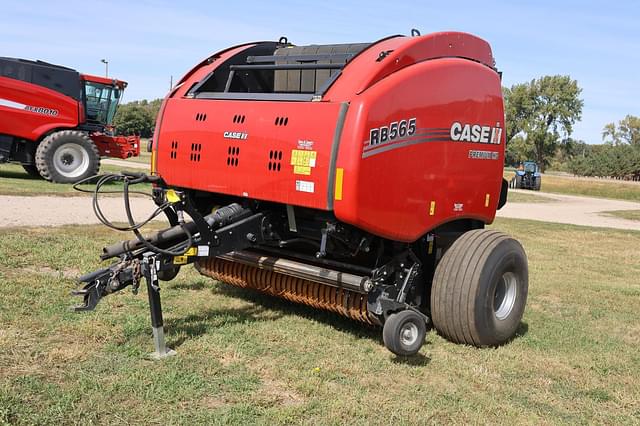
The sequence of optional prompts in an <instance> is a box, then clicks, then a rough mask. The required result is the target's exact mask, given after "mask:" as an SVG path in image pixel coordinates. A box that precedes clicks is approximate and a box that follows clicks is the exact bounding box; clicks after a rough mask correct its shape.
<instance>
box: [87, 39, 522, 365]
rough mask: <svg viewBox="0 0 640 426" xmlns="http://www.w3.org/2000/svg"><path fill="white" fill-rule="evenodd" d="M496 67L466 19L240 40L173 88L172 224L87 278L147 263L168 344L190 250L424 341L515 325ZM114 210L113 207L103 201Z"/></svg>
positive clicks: (503, 332)
mask: <svg viewBox="0 0 640 426" xmlns="http://www.w3.org/2000/svg"><path fill="white" fill-rule="evenodd" d="M503 129H504V111H503V100H502V94H501V86H500V74H499V73H498V71H497V70H496V68H495V63H494V59H493V56H492V52H491V48H490V47H489V45H488V44H487V43H486V42H485V41H483V40H481V39H479V38H477V37H475V36H472V35H470V34H464V33H456V32H445V33H435V34H430V35H426V36H420V35H419V34H418V33H417V31H414V32H413V33H412V36H411V37H405V36H392V37H388V38H385V39H382V40H379V41H377V42H374V43H361V44H343V45H311V46H293V45H291V44H290V43H289V42H288V41H287V40H286V39H285V38H282V39H280V41H278V42H259V43H249V44H243V45H239V46H235V47H231V48H229V49H226V50H223V51H221V52H219V53H216V54H215V55H213V56H211V57H209V58H207V59H206V60H205V61H203V62H202V63H200V64H198V65H197V66H196V67H195V68H193V69H192V70H191V71H189V72H188V73H187V74H186V75H185V76H184V77H183V78H182V80H181V81H180V82H179V84H178V85H177V86H176V88H175V89H173V90H172V92H171V93H169V94H168V96H167V97H166V99H165V100H164V102H163V105H162V108H161V110H160V113H159V116H158V119H157V125H156V131H155V136H154V140H153V143H152V147H151V149H152V164H151V175H149V176H147V175H131V174H129V175H110V176H109V175H107V176H104V177H103V178H102V179H101V181H100V182H99V184H98V187H97V188H96V192H99V190H100V186H101V185H102V184H103V183H105V182H107V181H110V180H122V181H124V184H125V199H126V197H127V195H128V194H127V193H128V191H129V186H130V185H132V184H135V183H137V182H153V183H154V200H155V202H156V204H157V205H158V212H160V211H164V213H165V214H166V216H167V217H168V219H169V221H170V222H171V225H172V227H171V228H169V229H166V230H164V231H161V232H159V233H157V234H154V235H151V236H146V237H143V236H142V234H141V233H140V231H139V230H138V229H139V227H140V225H141V224H137V223H134V221H133V218H132V217H131V215H130V211H129V209H128V208H127V210H128V213H129V218H130V223H129V226H128V227H127V228H122V227H121V228H118V229H131V230H133V231H134V232H135V234H136V238H135V239H133V240H130V241H124V242H120V243H117V244H114V245H112V246H109V247H105V249H104V252H103V253H102V259H103V260H106V259H114V258H117V261H116V263H114V264H113V265H111V266H110V267H107V268H105V269H102V270H99V271H96V272H94V273H92V274H89V275H86V276H84V277H81V278H80V281H81V282H83V283H84V284H85V286H84V288H83V289H82V290H80V291H79V294H81V295H83V296H84V304H83V305H80V306H79V307H78V309H80V310H86V309H93V308H94V307H95V306H96V304H97V303H98V301H99V300H100V298H102V297H103V296H105V295H107V294H109V293H112V292H115V291H118V290H121V289H123V288H124V287H126V286H128V285H133V286H134V287H135V288H137V286H138V285H139V283H140V282H141V280H142V278H146V282H147V289H148V291H149V300H150V305H151V312H152V324H153V330H154V336H155V337H156V349H157V355H159V356H161V355H164V354H166V348H165V346H164V343H163V342H164V340H163V339H164V338H163V330H162V315H161V311H160V299H159V293H158V290H159V287H158V280H170V279H172V278H173V277H175V276H176V274H177V273H178V271H179V269H180V267H181V266H183V265H185V264H189V263H194V264H195V267H196V268H197V270H198V271H199V272H200V273H201V274H203V275H206V276H209V277H212V278H214V279H216V280H218V281H222V282H225V283H228V284H230V285H234V286H238V287H243V288H250V289H254V290H256V291H259V292H262V293H264V294H266V295H269V296H278V297H282V298H284V299H287V300H290V301H292V302H296V303H303V304H306V305H309V306H312V307H315V308H318V309H325V310H329V311H331V312H335V313H336V314H340V315H343V316H345V317H348V318H351V319H354V320H356V321H360V322H363V323H366V324H374V325H382V326H383V340H384V343H385V345H386V346H387V348H389V349H390V350H391V351H392V352H394V353H396V354H398V355H411V354H415V353H416V352H417V351H418V350H419V349H420V347H421V346H422V344H423V342H424V338H425V333H426V331H427V329H428V328H429V327H430V326H431V325H433V326H435V328H436V330H438V332H439V333H441V334H442V335H443V336H445V337H446V338H448V339H450V340H451V341H453V342H458V343H463V344H470V345H474V346H478V347H484V346H495V345H500V344H502V343H505V342H507V341H508V340H509V339H511V338H512V337H513V336H514V335H515V333H516V330H517V328H518V327H519V324H520V320H521V318H522V315H523V312H524V308H525V303H526V298H527V288H528V271H527V259H526V255H525V253H524V250H523V249H522V246H521V245H520V244H519V243H518V242H517V241H515V240H514V239H512V238H510V237H509V236H507V235H505V234H503V233H502V232H499V231H495V230H486V229H483V228H484V226H485V224H489V223H491V222H492V221H493V219H494V217H495V213H496V210H497V209H499V208H500V207H502V205H503V204H504V203H505V201H506V195H507V186H508V185H507V182H506V181H505V180H504V179H503V178H502V170H503V162H504V148H505V147H504V143H505V141H504V131H503ZM102 219H103V221H104V222H106V223H108V222H107V221H106V219H105V218H104V217H102Z"/></svg>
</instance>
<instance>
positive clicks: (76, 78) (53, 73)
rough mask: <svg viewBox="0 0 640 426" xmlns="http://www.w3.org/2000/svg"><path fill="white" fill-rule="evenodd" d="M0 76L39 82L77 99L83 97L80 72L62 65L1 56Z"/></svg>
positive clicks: (40, 84) (33, 82)
mask: <svg viewBox="0 0 640 426" xmlns="http://www.w3.org/2000/svg"><path fill="white" fill-rule="evenodd" d="M0 77H8V78H13V79H15V80H21V81H24V82H27V83H32V84H37V85H38V86H43V87H46V88H47V89H51V90H55V91H56V92H60V93H62V94H64V95H67V96H70V97H72V98H73V99H75V100H77V101H79V100H80V99H81V97H82V87H81V85H80V73H78V71H76V70H73V69H71V68H66V67H62V66H60V65H53V64H50V63H47V62H42V61H30V60H27V59H17V58H4V57H0Z"/></svg>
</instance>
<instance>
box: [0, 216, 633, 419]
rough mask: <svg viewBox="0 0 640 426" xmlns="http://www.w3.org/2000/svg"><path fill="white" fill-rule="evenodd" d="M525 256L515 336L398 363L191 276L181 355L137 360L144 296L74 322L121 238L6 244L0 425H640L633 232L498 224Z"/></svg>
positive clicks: (376, 344)
mask: <svg viewBox="0 0 640 426" xmlns="http://www.w3.org/2000/svg"><path fill="white" fill-rule="evenodd" d="M493 227H494V228H496V229H501V230H504V231H506V232H509V233H511V234H513V235H514V236H515V237H516V238H517V239H519V240H520V241H521V242H522V243H523V245H524V247H525V249H526V251H527V254H528V257H529V268H530V287H529V300H528V306H527V310H526V313H525V316H524V319H523V322H522V324H521V327H520V330H519V333H518V337H517V338H516V339H515V340H513V341H512V342H510V343H509V344H507V345H506V346H503V347H500V348H497V349H476V348H473V347H468V346H461V345H455V344H452V343H449V342H447V341H446V340H444V339H443V338H441V337H439V336H438V335H437V334H436V333H435V332H430V333H429V334H428V335H427V342H426V344H425V346H424V347H423V348H422V350H421V352H420V354H419V356H417V357H414V358H409V359H400V358H396V357H395V356H393V355H392V354H391V353H389V352H388V351H387V350H386V349H385V348H384V346H383V344H382V341H381V330H379V329H377V328H370V327H366V326H363V325H360V324H358V323H355V322H352V321H349V320H346V319H342V318H340V317H338V316H336V315H333V314H329V313H325V312H321V311H317V310H314V309H311V308H306V307H303V306H299V305H294V304H291V303H287V302H284V301H281V300H279V299H274V298H269V297H264V296H260V295H258V294H256V293H253V292H251V291H241V290H238V289H235V288H233V287H229V286H226V285H223V284H219V283H216V282H214V281H212V280H210V279H207V278H204V277H201V276H199V275H198V274H197V273H196V272H195V271H194V270H193V269H192V268H191V267H189V268H185V270H183V271H182V272H181V274H180V275H179V277H178V278H177V279H176V280H175V281H172V282H171V283H165V284H163V288H162V297H163V307H164V313H165V319H166V330H167V339H168V343H169V345H170V346H171V347H173V348H174V349H176V350H177V351H178V355H177V356H175V357H172V358H168V359H165V360H162V361H160V362H154V361H149V360H146V359H145V355H146V354H147V353H149V352H151V351H152V349H153V348H152V340H151V332H150V325H149V318H148V306H147V300H146V299H147V297H146V295H145V294H144V293H145V291H144V290H143V289H142V290H141V294H139V295H137V296H134V295H132V294H131V293H130V291H128V290H125V291H123V292H121V293H118V294H115V295H112V296H109V297H107V298H106V299H104V300H103V302H102V303H101V304H100V305H99V306H98V308H97V310H96V311H95V312H91V313H72V312H69V311H68V310H67V307H68V305H70V304H71V303H72V297H71V296H69V291H70V290H71V289H72V288H74V287H75V283H74V279H73V277H74V276H76V275H77V274H80V273H81V272H87V271H90V270H93V269H95V268H97V267H98V266H99V264H98V262H97V258H98V254H99V252H100V248H101V247H102V246H103V245H105V244H107V243H110V242H113V241H116V240H119V239H122V238H123V237H124V236H123V234H116V233H114V232H112V231H106V230H104V229H103V228H100V227H82V228H78V227H64V228H57V229H50V228H49V229H44V228H34V229H16V230H0V423H2V422H4V423H10V424H56V425H57V424H78V423H81V424H189V425H190V424H222V423H227V424H228V423H232V424H255V423H261V424H291V423H305V424H344V423H348V424H424V423H437V424H442V423H458V424H469V423H472V424H474V423H490V424H491V423H493V424H523V423H524V424H536V425H537V424H541V423H542V424H545V423H546V424H550V423H568V424H575V423H595V424H631V423H638V421H639V420H640V402H639V401H640V351H638V348H639V345H640V321H639V315H640V314H639V312H640V282H639V281H638V279H637V278H638V276H639V274H640V251H639V250H636V249H634V248H637V247H638V246H639V245H640V233H634V232H623V231H615V230H608V229H597V228H584V227H576V226H566V225H553V224H545V223H541V222H529V221H520V220H506V219H500V220H498V221H497V222H496V224H495V225H493Z"/></svg>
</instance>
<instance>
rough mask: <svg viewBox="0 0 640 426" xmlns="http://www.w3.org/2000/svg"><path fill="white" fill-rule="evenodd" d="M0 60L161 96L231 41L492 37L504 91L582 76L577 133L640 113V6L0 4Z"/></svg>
mask: <svg viewBox="0 0 640 426" xmlns="http://www.w3.org/2000/svg"><path fill="white" fill-rule="evenodd" d="M0 2H1V3H2V4H1V6H2V7H1V9H0V10H2V14H1V15H0V56H14V57H23V58H28V59H41V60H45V61H49V62H54V63H58V64H61V65H66V66H70V67H73V68H76V69H78V70H79V71H81V72H85V73H93V74H102V73H103V72H104V65H103V64H102V63H100V59H102V58H107V59H108V60H109V71H110V75H112V76H116V77H118V78H121V79H123V80H126V81H128V82H129V88H128V89H127V93H126V94H125V100H134V99H143V98H148V99H152V98H157V97H162V96H164V94H165V92H166V91H167V89H168V87H169V80H170V76H171V75H173V76H174V80H177V79H178V78H179V77H180V76H181V75H182V74H183V73H184V72H186V71H187V70H188V69H189V68H190V67H192V66H193V65H194V64H196V63H197V62H199V61H200V60H201V59H203V58H204V57H207V56H208V55H210V54H211V53H214V52H215V51H217V50H219V49H222V48H225V47H227V46H229V45H232V44H239V43H241V42H245V41H254V40H275V39H278V38H279V37H280V36H282V35H285V36H287V37H288V38H289V40H290V41H291V42H293V43H295V44H299V45H300V44H311V43H317V44H322V43H344V42H365V41H374V40H376V39H379V38H382V37H384V36H387V35H390V34H398V33H400V34H408V33H409V31H410V29H411V28H418V29H420V30H421V31H422V33H423V34H425V33H428V32H432V31H441V30H460V31H466V32H470V33H474V34H476V35H479V36H481V37H483V38H484V39H486V40H487V41H489V42H490V43H491V45H492V47H493V50H494V56H495V57H496V61H497V64H498V67H499V68H500V69H501V70H502V71H503V78H504V80H503V81H504V83H505V84H506V85H511V84H513V83H519V82H523V81H528V80H530V79H532V78H536V77H539V76H542V75H546V74H569V75H571V77H573V78H575V79H577V80H578V82H579V84H580V86H581V87H582V89H583V92H582V97H583V99H584V102H585V106H584V110H583V117H582V121H581V122H580V123H579V124H577V125H576V127H575V131H574V135H573V136H574V137H575V138H578V139H583V140H585V141H587V142H589V143H599V142H600V141H601V136H600V134H601V131H602V127H603V126H604V125H605V124H606V123H608V122H612V121H617V120H619V119H621V118H623V117H624V116H625V115H626V114H633V115H640V75H639V74H640V2H638V1H617V2H615V1H609V2H600V1H588V0H585V1H548V0H538V1H535V2H527V3H525V2H515V1H514V2H502V1H490V0H489V1H461V0H459V1H414V2H409V1H401V0H396V1H378V0H369V1H359V0H358V1H347V0H343V1H324V2H320V1H316V2H312V1H291V0H280V1H277V2H267V1H254V0H244V1H235V2H232V1H186V0H185V1H177V0H176V1H145V0H143V1H120V0H115V1H90V0H84V1H55V2H54V1H50V0H48V1H40V0H34V1H24V2H19V1H10V0H0Z"/></svg>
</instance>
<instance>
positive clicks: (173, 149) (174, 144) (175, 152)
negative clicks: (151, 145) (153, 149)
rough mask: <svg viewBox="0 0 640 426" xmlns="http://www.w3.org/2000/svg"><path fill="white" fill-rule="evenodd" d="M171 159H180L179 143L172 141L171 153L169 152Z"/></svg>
mask: <svg viewBox="0 0 640 426" xmlns="http://www.w3.org/2000/svg"><path fill="white" fill-rule="evenodd" d="M169 158H171V159H172V160H175V159H176V158H178V141H171V151H170V152H169Z"/></svg>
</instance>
